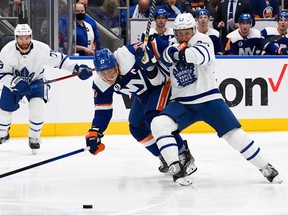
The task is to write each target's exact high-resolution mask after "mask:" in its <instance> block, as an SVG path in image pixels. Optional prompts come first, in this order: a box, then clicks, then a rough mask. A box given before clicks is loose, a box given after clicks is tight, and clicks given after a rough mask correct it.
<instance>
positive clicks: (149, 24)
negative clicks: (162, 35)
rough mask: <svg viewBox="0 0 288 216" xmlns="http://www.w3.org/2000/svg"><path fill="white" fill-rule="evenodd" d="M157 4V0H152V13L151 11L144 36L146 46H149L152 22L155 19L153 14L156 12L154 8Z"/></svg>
mask: <svg viewBox="0 0 288 216" xmlns="http://www.w3.org/2000/svg"><path fill="white" fill-rule="evenodd" d="M155 5H156V0H152V5H151V8H150V13H149V19H148V23H147V27H146V32H145V37H144V48H145V47H146V46H147V43H148V40H149V33H150V28H151V23H152V20H153V14H154V9H155Z"/></svg>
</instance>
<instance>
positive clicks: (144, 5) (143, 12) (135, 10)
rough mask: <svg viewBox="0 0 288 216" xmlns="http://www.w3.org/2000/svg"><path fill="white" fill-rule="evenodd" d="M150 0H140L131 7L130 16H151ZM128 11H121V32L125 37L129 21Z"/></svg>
mask: <svg viewBox="0 0 288 216" xmlns="http://www.w3.org/2000/svg"><path fill="white" fill-rule="evenodd" d="M149 3H150V0H138V4H136V5H134V6H132V7H130V10H129V16H130V17H129V18H128V19H130V18H140V19H143V18H149V14H150V7H149ZM128 19H127V12H126V10H124V11H123V12H122V13H121V32H122V37H123V38H124V39H125V37H126V22H127V20H128Z"/></svg>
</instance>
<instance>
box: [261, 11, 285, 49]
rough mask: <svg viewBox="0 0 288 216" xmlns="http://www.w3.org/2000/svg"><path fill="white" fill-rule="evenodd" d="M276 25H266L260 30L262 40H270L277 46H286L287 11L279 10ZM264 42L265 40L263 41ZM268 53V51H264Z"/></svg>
mask: <svg viewBox="0 0 288 216" xmlns="http://www.w3.org/2000/svg"><path fill="white" fill-rule="evenodd" d="M276 20H277V23H278V27H266V28H264V29H263V30H262V31H261V35H262V36H263V37H264V38H265V40H264V41H267V42H272V43H274V44H275V45H276V46H277V47H281V48H287V46H288V12H285V11H283V12H281V13H279V15H278V17H277V19H276ZM264 43H265V42H264ZM266 54H270V53H266Z"/></svg>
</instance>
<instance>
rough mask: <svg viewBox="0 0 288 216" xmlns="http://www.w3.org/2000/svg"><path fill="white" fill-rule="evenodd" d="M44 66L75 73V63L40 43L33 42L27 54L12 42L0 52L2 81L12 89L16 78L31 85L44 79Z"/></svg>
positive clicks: (0, 75) (0, 78)
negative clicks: (21, 51) (22, 52)
mask: <svg viewBox="0 0 288 216" xmlns="http://www.w3.org/2000/svg"><path fill="white" fill-rule="evenodd" d="M44 65H49V66H52V67H55V68H59V69H61V68H63V69H66V70H68V71H71V72H73V69H74V66H75V63H73V62H72V61H71V60H69V58H68V56H65V55H64V54H62V53H59V52H55V51H53V50H51V48H50V47H49V46H48V45H47V44H44V43H42V42H40V41H36V40H32V44H31V50H30V51H29V52H28V53H27V54H21V53H20V51H19V49H18V48H17V46H16V42H15V41H11V42H9V43H8V44H6V45H5V46H4V47H3V49H2V50H1V52H0V81H1V82H2V83H3V85H5V86H6V87H8V88H10V89H11V88H13V87H14V84H13V83H12V80H13V78H14V77H15V76H20V77H21V79H23V80H25V81H27V82H28V83H31V82H33V81H35V80H38V79H41V78H44Z"/></svg>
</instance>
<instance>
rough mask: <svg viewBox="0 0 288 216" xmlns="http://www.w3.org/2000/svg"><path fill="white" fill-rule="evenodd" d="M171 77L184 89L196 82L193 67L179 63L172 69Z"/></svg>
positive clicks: (192, 65)
mask: <svg viewBox="0 0 288 216" xmlns="http://www.w3.org/2000/svg"><path fill="white" fill-rule="evenodd" d="M173 75H174V77H175V78H176V80H177V82H178V85H179V86H182V87H185V86H187V85H190V84H193V83H194V82H196V80H197V77H196V74H195V65H194V64H191V63H190V64H189V63H185V62H181V61H179V62H178V63H177V65H176V68H174V69H173Z"/></svg>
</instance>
